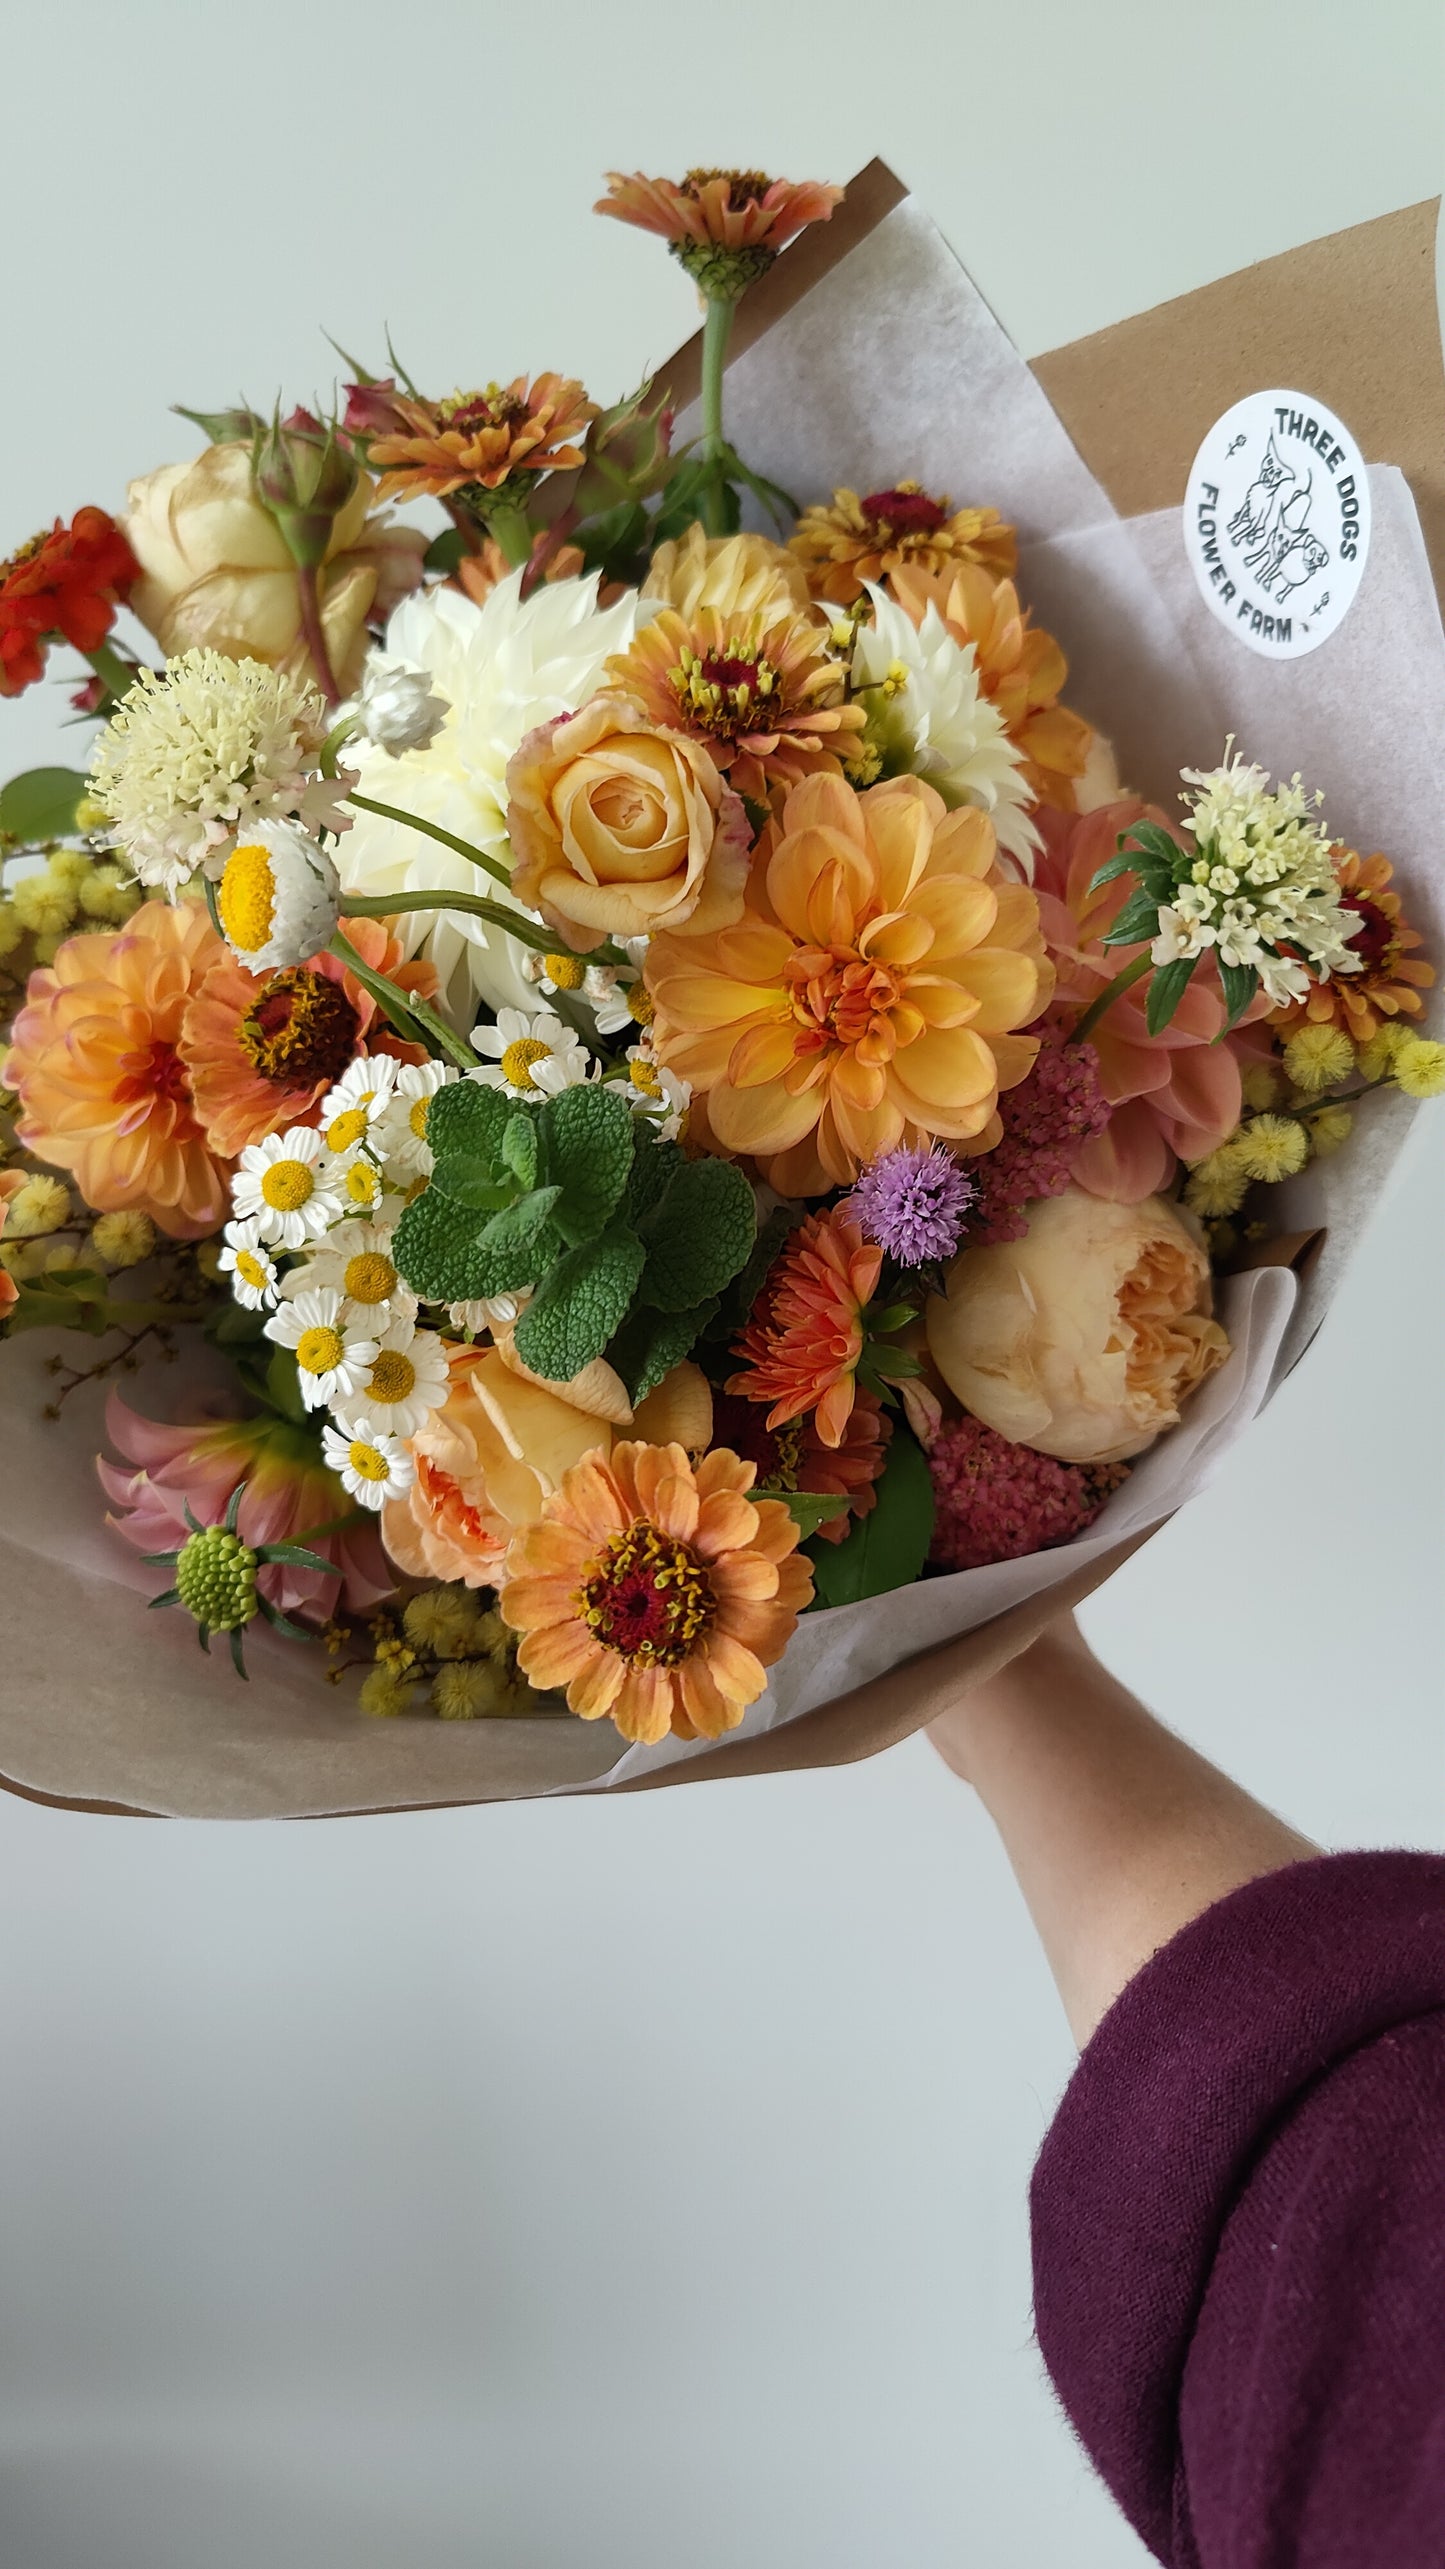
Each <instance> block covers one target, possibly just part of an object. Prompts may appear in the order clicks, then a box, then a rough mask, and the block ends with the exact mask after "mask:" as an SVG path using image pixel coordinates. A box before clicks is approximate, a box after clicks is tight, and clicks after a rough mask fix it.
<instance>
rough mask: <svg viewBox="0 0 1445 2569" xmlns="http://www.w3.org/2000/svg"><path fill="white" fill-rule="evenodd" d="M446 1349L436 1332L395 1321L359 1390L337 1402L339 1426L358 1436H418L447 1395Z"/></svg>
mask: <svg viewBox="0 0 1445 2569" xmlns="http://www.w3.org/2000/svg"><path fill="white" fill-rule="evenodd" d="M448 1381H449V1376H448V1372H447V1356H446V1349H445V1348H444V1346H443V1345H442V1342H441V1340H440V1338H439V1337H438V1336H437V1334H436V1332H435V1330H433V1329H417V1328H415V1327H413V1325H412V1323H411V1322H410V1321H409V1320H395V1321H393V1323H392V1325H391V1327H390V1328H389V1329H388V1330H387V1331H386V1333H385V1335H384V1336H383V1337H382V1338H381V1340H380V1341H379V1343H378V1344H377V1349H376V1353H375V1355H374V1356H373V1357H372V1359H371V1361H370V1363H369V1365H368V1366H367V1368H366V1372H365V1375H364V1377H363V1379H362V1381H361V1382H360V1383H359V1384H358V1385H357V1387H356V1390H355V1391H354V1392H353V1393H350V1394H349V1395H348V1396H347V1398H346V1399H345V1400H343V1401H341V1402H339V1403H338V1404H337V1408H336V1424H337V1426H338V1427H340V1428H344V1429H345V1430H346V1431H347V1433H348V1434H350V1435H352V1436H373V1437H374V1436H375V1434H376V1433H377V1430H378V1429H381V1430H384V1431H385V1433H386V1434H387V1435H389V1436H415V1434H416V1432H417V1429H418V1428H419V1427H424V1426H425V1424H426V1422H427V1420H428V1419H429V1418H430V1416H431V1414H432V1411H433V1410H434V1409H440V1407H441V1405H442V1403H443V1401H444V1400H445V1399H446V1396H447V1385H448Z"/></svg>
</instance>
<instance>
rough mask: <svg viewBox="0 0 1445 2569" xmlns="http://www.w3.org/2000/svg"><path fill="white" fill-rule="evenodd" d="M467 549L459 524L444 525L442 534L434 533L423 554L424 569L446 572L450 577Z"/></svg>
mask: <svg viewBox="0 0 1445 2569" xmlns="http://www.w3.org/2000/svg"><path fill="white" fill-rule="evenodd" d="M466 549H467V548H466V546H465V544H464V543H463V542H462V530H461V528H460V527H459V526H444V527H443V528H442V531H441V533H440V535H434V536H433V537H432V540H431V542H430V544H429V545H428V546H427V549H426V551H425V553H424V554H423V555H422V557H421V560H422V569H423V570H424V571H440V572H444V573H445V574H446V575H447V577H448V578H450V576H451V574H452V573H453V572H454V571H455V570H456V568H457V565H458V563H459V562H460V561H461V559H462V557H463V555H464V554H465V552H466Z"/></svg>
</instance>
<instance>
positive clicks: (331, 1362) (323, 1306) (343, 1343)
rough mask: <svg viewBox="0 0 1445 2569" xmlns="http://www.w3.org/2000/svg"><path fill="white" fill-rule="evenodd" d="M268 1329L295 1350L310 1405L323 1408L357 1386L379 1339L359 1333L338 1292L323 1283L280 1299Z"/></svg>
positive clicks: (372, 1359)
mask: <svg viewBox="0 0 1445 2569" xmlns="http://www.w3.org/2000/svg"><path fill="white" fill-rule="evenodd" d="M266 1335H267V1337H268V1338H274V1340H275V1342H276V1344H277V1346H278V1347H289V1348H290V1349H291V1351H292V1354H293V1355H294V1356H295V1358H296V1373H297V1378H298V1380H299V1382H300V1385H301V1397H302V1399H303V1400H304V1402H305V1403H306V1406H307V1408H308V1409H325V1408H327V1407H328V1406H329V1405H330V1404H331V1403H332V1402H333V1401H338V1400H345V1399H347V1398H348V1397H349V1396H350V1395H351V1394H352V1393H353V1392H356V1391H359V1390H360V1388H361V1385H362V1384H363V1383H364V1382H365V1381H366V1379H367V1376H368V1374H369V1373H370V1371H371V1368H372V1366H373V1365H374V1364H375V1362H376V1358H377V1354H378V1345H379V1342H378V1341H377V1340H376V1339H375V1338H367V1337H364V1336H363V1335H362V1334H361V1332H360V1330H358V1328H357V1327H356V1324H355V1323H354V1322H353V1321H349V1320H348V1318H347V1314H346V1306H345V1304H344V1302H343V1301H342V1298H341V1296H340V1294H339V1293H337V1292H335V1291H334V1290H332V1289H330V1288H328V1287H325V1286H322V1287H316V1286H312V1287H311V1288H310V1289H309V1290H308V1291H306V1292H304V1293H298V1294H297V1295H296V1296H295V1298H294V1300H290V1301H283V1302H282V1303H281V1304H280V1306H279V1308H278V1309H277V1310H275V1311H273V1312H272V1314H271V1317H270V1319H269V1320H268V1321H267V1323H266Z"/></svg>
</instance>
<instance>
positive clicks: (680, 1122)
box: [627, 1041, 692, 1142]
mask: <svg viewBox="0 0 1445 2569" xmlns="http://www.w3.org/2000/svg"><path fill="white" fill-rule="evenodd" d="M627 1081H628V1091H629V1094H628V1099H627V1102H628V1105H629V1106H630V1107H631V1108H632V1110H633V1113H634V1114H636V1115H645V1116H646V1117H647V1119H648V1121H649V1122H650V1123H655V1124H656V1126H657V1138H658V1140H659V1141H660V1142H675V1141H677V1140H678V1139H679V1138H680V1136H681V1134H682V1130H683V1126H684V1125H685V1123H686V1121H687V1110H688V1108H689V1106H690V1105H691V1104H692V1086H691V1083H690V1081H688V1080H685V1079H679V1078H678V1075H677V1073H676V1071H675V1070H667V1069H665V1068H664V1067H663V1064H662V1063H661V1062H660V1061H659V1060H658V1059H657V1056H656V1055H655V1053H654V1052H653V1049H652V1046H651V1045H650V1044H649V1043H647V1042H645V1041H644V1042H643V1043H640V1044H629V1045H628V1047H627Z"/></svg>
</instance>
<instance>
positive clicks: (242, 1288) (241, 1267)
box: [216, 1217, 280, 1311]
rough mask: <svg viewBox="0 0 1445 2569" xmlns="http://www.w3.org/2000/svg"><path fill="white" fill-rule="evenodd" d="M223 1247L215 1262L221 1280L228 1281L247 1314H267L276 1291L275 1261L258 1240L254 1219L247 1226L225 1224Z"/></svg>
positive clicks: (244, 1224)
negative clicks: (224, 1278)
mask: <svg viewBox="0 0 1445 2569" xmlns="http://www.w3.org/2000/svg"><path fill="white" fill-rule="evenodd" d="M225 1241H226V1245H225V1247H224V1249H223V1250H222V1251H221V1254H220V1256H219V1257H218V1258H217V1260H216V1265H217V1267H218V1268H219V1270H220V1272H221V1274H222V1275H223V1276H227V1275H228V1276H229V1277H230V1279H231V1291H232V1293H233V1294H234V1295H235V1297H236V1300H237V1301H238V1302H239V1303H242V1304H243V1305H244V1306H245V1308H246V1310H247V1311H270V1310H271V1309H272V1308H273V1306H274V1304H275V1302H276V1298H277V1295H278V1293H279V1291H280V1283H279V1279H278V1276H277V1273H276V1263H275V1260H274V1259H273V1258H272V1257H271V1256H270V1254H269V1252H268V1251H267V1249H266V1247H265V1244H264V1242H263V1241H262V1238H261V1225H260V1223H259V1222H258V1221H256V1220H255V1219H254V1217H253V1218H252V1219H251V1220H250V1221H248V1222H228V1223H227V1225H226V1230H225Z"/></svg>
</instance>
